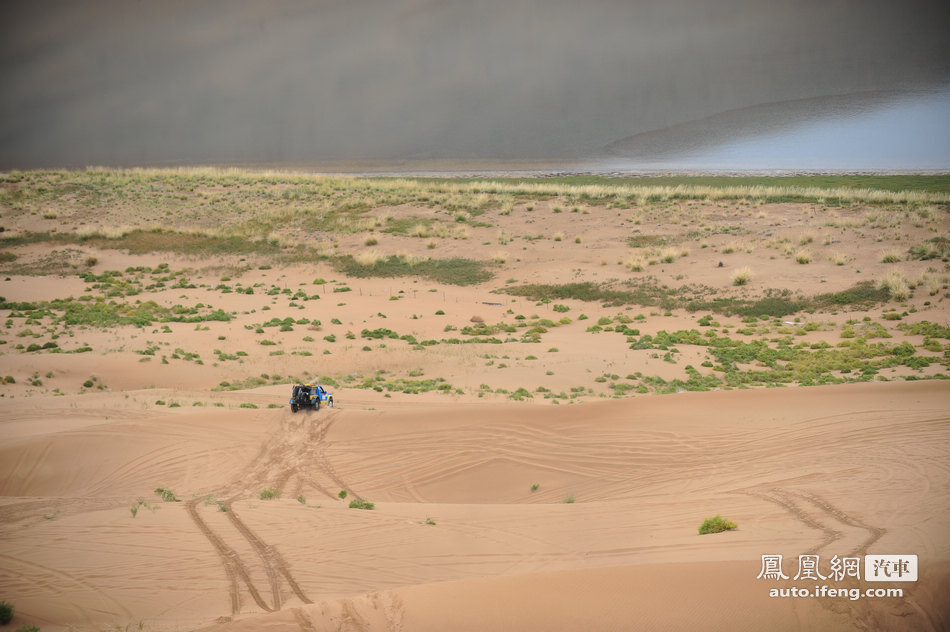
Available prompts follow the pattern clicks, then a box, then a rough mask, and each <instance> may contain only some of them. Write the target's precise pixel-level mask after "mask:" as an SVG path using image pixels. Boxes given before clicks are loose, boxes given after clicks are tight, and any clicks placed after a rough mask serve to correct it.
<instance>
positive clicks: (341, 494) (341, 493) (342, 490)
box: [337, 489, 346, 500]
mask: <svg viewBox="0 0 950 632" xmlns="http://www.w3.org/2000/svg"><path fill="white" fill-rule="evenodd" d="M337 496H339V497H340V498H342V499H344V500H346V490H345V489H341V490H340V493H339V494H337Z"/></svg>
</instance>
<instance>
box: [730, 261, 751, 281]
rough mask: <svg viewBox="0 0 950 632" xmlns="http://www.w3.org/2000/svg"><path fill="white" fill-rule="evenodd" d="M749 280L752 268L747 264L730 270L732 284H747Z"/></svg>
mask: <svg viewBox="0 0 950 632" xmlns="http://www.w3.org/2000/svg"><path fill="white" fill-rule="evenodd" d="M751 280H752V268H750V267H749V266H742V267H741V268H736V269H735V270H733V271H732V284H733V285H748V284H749V282H750V281H751Z"/></svg>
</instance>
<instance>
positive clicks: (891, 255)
mask: <svg viewBox="0 0 950 632" xmlns="http://www.w3.org/2000/svg"><path fill="white" fill-rule="evenodd" d="M880 256H881V263H897V262H899V261H900V260H901V253H900V251H899V250H897V249H896V248H885V249H884V250H882V251H881V255H880Z"/></svg>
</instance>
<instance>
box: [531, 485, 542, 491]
mask: <svg viewBox="0 0 950 632" xmlns="http://www.w3.org/2000/svg"><path fill="white" fill-rule="evenodd" d="M539 487H541V485H540V484H538V483H535V484H534V485H532V486H531V491H533V492H536V491H538V488H539Z"/></svg>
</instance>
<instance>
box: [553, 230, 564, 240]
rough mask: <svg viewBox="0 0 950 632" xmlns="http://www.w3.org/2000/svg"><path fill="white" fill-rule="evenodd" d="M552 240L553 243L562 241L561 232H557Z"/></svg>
mask: <svg viewBox="0 0 950 632" xmlns="http://www.w3.org/2000/svg"><path fill="white" fill-rule="evenodd" d="M552 239H553V240H554V241H562V240H563V239H564V233H563V232H561V231H558V232H556V233H554V236H553V237H552Z"/></svg>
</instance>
